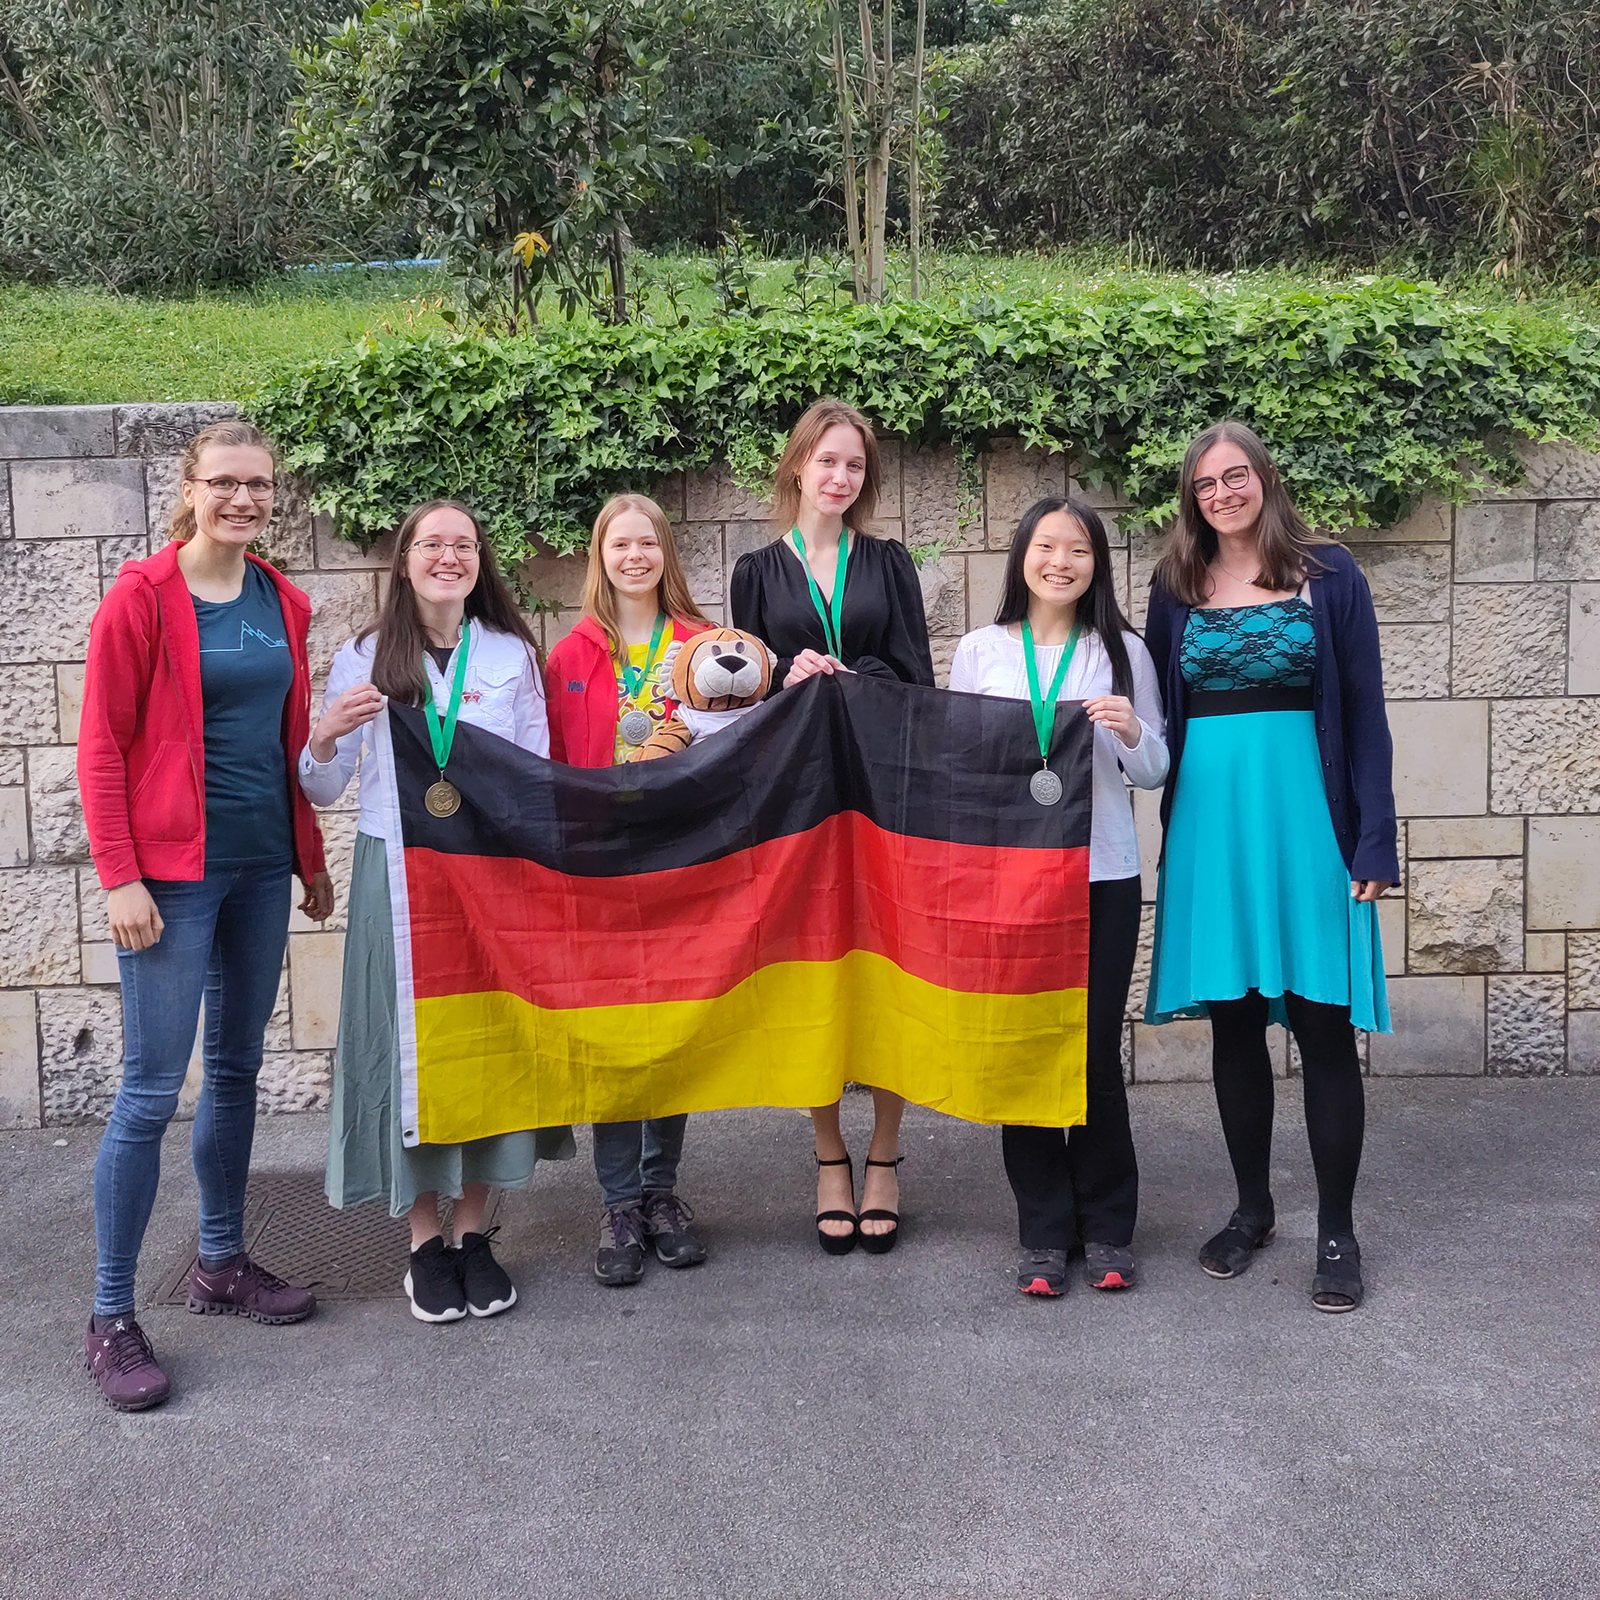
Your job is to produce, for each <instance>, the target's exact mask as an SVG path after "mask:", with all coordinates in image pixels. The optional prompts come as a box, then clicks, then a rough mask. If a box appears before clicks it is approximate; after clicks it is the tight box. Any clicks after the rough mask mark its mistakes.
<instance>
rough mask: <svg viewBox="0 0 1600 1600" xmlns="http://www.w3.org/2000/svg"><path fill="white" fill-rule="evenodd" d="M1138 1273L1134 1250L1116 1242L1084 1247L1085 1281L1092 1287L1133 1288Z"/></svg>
mask: <svg viewBox="0 0 1600 1600" xmlns="http://www.w3.org/2000/svg"><path fill="white" fill-rule="evenodd" d="M1136 1276H1137V1273H1136V1271H1135V1269H1134V1265H1133V1252H1132V1251H1131V1250H1125V1249H1124V1248H1123V1247H1122V1246H1121V1245H1116V1244H1086V1245H1084V1247H1083V1281H1084V1282H1085V1283H1086V1284H1088V1285H1089V1287H1090V1288H1091V1289H1131V1288H1132V1287H1133V1282H1134V1279H1135V1277H1136Z"/></svg>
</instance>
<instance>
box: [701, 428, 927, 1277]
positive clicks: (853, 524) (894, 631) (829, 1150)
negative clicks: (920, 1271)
mask: <svg viewBox="0 0 1600 1600" xmlns="http://www.w3.org/2000/svg"><path fill="white" fill-rule="evenodd" d="M881 476H882V473H881V468H880V465H879V461H878V444H877V441H876V439H874V438H873V434H872V428H871V425H870V424H869V423H868V422H867V419H866V418H865V417H864V416H862V415H861V413H860V412H859V411H857V410H855V409H854V408H853V407H851V406H847V405H845V404H844V402H843V401H841V400H818V401H817V402H816V404H815V405H813V406H811V407H810V408H809V409H808V410H807V411H806V412H805V414H804V415H803V416H802V417H801V418H800V420H799V421H798V422H797V423H796V424H795V427H794V431H793V433H791V434H790V435H789V443H788V445H787V447H786V448H785V449H784V452H783V456H782V458H781V459H780V460H779V462H778V471H777V478H776V481H775V482H774V484H773V489H772V503H773V516H774V521H775V522H776V524H777V526H778V528H779V530H780V532H779V535H778V537H777V538H776V539H774V540H773V541H772V543H771V544H768V545H764V546H763V547H762V548H761V549H759V550H752V551H751V552H750V553H749V554H748V555H743V556H741V557H740V558H739V564H738V565H737V566H736V567H735V568H734V569H733V583H732V586H731V590H730V597H731V600H732V606H731V611H732V615H731V617H730V620H731V622H732V623H733V625H734V626H735V627H736V628H745V629H748V630H749V631H750V632H751V633H753V634H755V635H756V636H757V637H758V638H761V639H764V640H766V642H767V644H768V646H769V647H770V648H771V649H772V650H773V651H774V652H776V654H777V657H778V665H777V668H776V670H775V671H774V672H773V675H772V681H773V682H774V683H775V684H782V685H784V686H785V687H786V688H787V687H792V686H793V685H794V684H797V683H801V682H803V681H804V680H805V679H807V678H809V677H813V676H815V675H816V674H817V673H820V672H862V673H868V674H871V675H872V676H874V677H880V678H898V679H899V680H900V681H901V682H902V683H920V684H925V685H927V686H928V687H929V688H931V687H932V686H933V655H932V652H931V650H930V649H929V646H928V621H927V617H926V616H925V615H924V613H923V609H922V586H921V584H920V583H919V582H918V581H917V569H916V566H915V564H914V563H913V562H912V560H911V556H910V554H909V553H908V552H907V550H906V548H905V546H904V545H903V544H900V543H899V542H898V541H896V540H894V539H878V538H874V537H873V535H872V516H873V512H874V511H875V510H876V509H877V504H878V488H879V483H880V481H881ZM872 1102H873V1119H874V1120H873V1130H872V1143H871V1145H870V1146H869V1147H868V1150H867V1159H866V1171H865V1174H864V1175H863V1178H862V1192H861V1206H862V1209H861V1210H860V1211H859V1212H857V1211H856V1210H855V1209H854V1200H855V1179H854V1171H853V1169H852V1167H851V1162H850V1152H849V1151H848V1150H847V1149H846V1148H845V1144H844V1137H843V1135H842V1133H841V1132H840V1129H839V1104H838V1102H837V1101H835V1102H834V1103H833V1104H832V1105H831V1106H814V1107H812V1111H811V1121H812V1125H813V1127H814V1129H815V1131H816V1139H817V1147H816V1157H817V1242H818V1244H820V1245H821V1247H822V1249H823V1250H824V1251H825V1252H826V1253H827V1254H828V1255H846V1254H848V1253H849V1252H850V1251H851V1250H853V1249H854V1248H855V1246H856V1245H857V1244H858V1243H859V1244H860V1245H861V1247H862V1249H863V1250H867V1251H869V1252H871V1253H872V1254H875V1255H882V1254H884V1253H886V1252H887V1251H890V1250H892V1249H893V1248H894V1246H895V1243H896V1241H897V1240H898V1239H899V1237H900V1213H899V1210H898V1207H899V1203H900V1185H899V1178H898V1168H899V1165H900V1118H901V1116H902V1114H903V1113H904V1111H905V1101H904V1100H902V1099H901V1098H900V1096H899V1095H897V1094H891V1093H890V1092H889V1091H888V1090H887V1089H874V1090H873V1091H872Z"/></svg>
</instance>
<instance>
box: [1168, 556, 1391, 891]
mask: <svg viewBox="0 0 1600 1600" xmlns="http://www.w3.org/2000/svg"><path fill="white" fill-rule="evenodd" d="M1316 558H1317V560H1318V561H1319V562H1321V563H1322V566H1323V568H1324V569H1325V570H1324V571H1322V572H1314V573H1312V575H1311V618H1312V625H1313V627H1314V628H1315V629H1316V635H1317V665H1316V670H1315V674H1314V676H1313V678H1312V684H1311V703H1312V708H1313V710H1314V711H1315V712H1316V717H1317V746H1318V748H1319V749H1320V750H1321V752H1322V781H1323V784H1324V786H1325V787H1326V789H1327V793H1328V813H1329V815H1330V816H1331V817H1332V818H1333V831H1334V835H1335V837H1336V838H1337V839H1338V841H1339V849H1340V850H1341V851H1342V852H1343V854H1344V860H1345V865H1346V866H1347V867H1348V868H1349V869H1350V876H1351V878H1352V879H1356V880H1360V879H1368V878H1377V879H1381V880H1383V881H1384V882H1385V883H1397V882H1398V881H1399V879H1400V862H1399V857H1398V855H1397V854H1396V851H1395V821H1394V786H1393V779H1392V767H1393V763H1394V747H1393V745H1392V744H1391V743H1390V741H1389V719H1388V717H1387V716H1386V715H1385V714H1384V709H1383V663H1382V661H1381V659H1380V657H1379V654H1378V618H1377V615H1376V613H1375V612H1374V611H1373V609H1372V591H1371V590H1370V589H1369V588H1368V587H1367V580H1366V578H1365V577H1364V576H1363V575H1362V572H1361V569H1360V567H1358V566H1357V565H1356V562H1355V557H1354V556H1352V555H1351V554H1350V552H1349V551H1348V550H1346V549H1345V547H1344V546H1343V545H1342V544H1327V545H1318V546H1317V548H1316ZM1188 620H1189V608H1188V606H1186V605H1183V604H1181V603H1180V602H1179V601H1177V600H1175V599H1174V598H1173V597H1172V595H1170V594H1169V593H1168V592H1167V591H1166V590H1165V589H1163V588H1162V587H1161V585H1160V584H1154V585H1152V587H1151V590H1150V612H1149V617H1148V619H1147V620H1146V622H1145V629H1144V642H1145V643H1146V644H1147V645H1148V646H1149V647H1150V655H1151V657H1152V658H1153V660H1154V661H1155V665H1156V672H1157V673H1158V674H1159V675H1160V678H1161V687H1162V692H1163V694H1164V695H1165V698H1166V702H1167V750H1168V752H1169V753H1170V755H1171V758H1172V772H1171V776H1170V777H1169V778H1168V779H1167V786H1166V789H1165V791H1164V792H1163V793H1162V796H1161V822H1162V826H1163V827H1164V826H1165V825H1166V821H1167V818H1168V817H1169V816H1170V815H1171V813H1172V796H1173V792H1174V790H1175V789H1176V787H1177V784H1178V780H1179V775H1180V773H1181V772H1182V770H1183V765H1182V763H1183V736H1184V732H1185V730H1186V728H1187V726H1188V721H1189V710H1188V689H1187V687H1186V686H1185V684H1184V681H1183V671H1182V669H1181V667H1180V665H1179V659H1178V658H1179V655H1180V653H1181V646H1182V644H1183V630H1184V626H1185V624H1186V623H1187V622H1188Z"/></svg>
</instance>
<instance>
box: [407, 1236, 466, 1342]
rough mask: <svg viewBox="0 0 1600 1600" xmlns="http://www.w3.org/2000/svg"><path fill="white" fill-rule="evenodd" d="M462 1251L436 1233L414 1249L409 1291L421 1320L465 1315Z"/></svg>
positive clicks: (452, 1319) (451, 1319)
mask: <svg viewBox="0 0 1600 1600" xmlns="http://www.w3.org/2000/svg"><path fill="white" fill-rule="evenodd" d="M459 1254H460V1252H459V1251H456V1250H451V1249H449V1248H448V1247H447V1246H446V1244H445V1242H444V1240H443V1239H440V1238H437V1237H435V1238H432V1239H429V1240H428V1241H427V1242H426V1243H425V1244H420V1245H418V1246H417V1248H416V1249H415V1250H413V1251H412V1252H411V1265H410V1266H409V1267H408V1268H407V1269H406V1294H407V1296H408V1297H409V1298H410V1300H411V1315H412V1316H414V1317H415V1318H416V1319H417V1321H418V1322H459V1321H460V1320H461V1319H462V1318H463V1317H464V1316H466V1314H467V1291H466V1288H465V1287H464V1286H463V1284H462V1282H461V1263H460V1262H459V1260H458V1259H457V1257H458V1256H459Z"/></svg>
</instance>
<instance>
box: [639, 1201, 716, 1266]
mask: <svg viewBox="0 0 1600 1600" xmlns="http://www.w3.org/2000/svg"><path fill="white" fill-rule="evenodd" d="M643 1210H644V1232H645V1237H646V1238H647V1239H648V1240H649V1241H650V1243H651V1244H653V1245H654V1246H655V1252H656V1260H657V1261H659V1262H660V1263H661V1265H662V1266H664V1267H697V1266H699V1265H700V1263H701V1262H702V1261H704V1260H705V1258H706V1247H705V1246H704V1245H703V1244H701V1242H700V1240H699V1238H698V1237H697V1235H696V1234H695V1231H694V1229H693V1228H691V1227H690V1226H689V1224H690V1223H691V1222H693V1221H694V1212H693V1211H692V1210H691V1209H690V1208H689V1207H688V1206H687V1205H685V1204H684V1203H683V1201H681V1200H680V1199H679V1198H678V1197H677V1195H675V1194H673V1193H672V1192H671V1191H670V1190H663V1189H658V1190H654V1191H652V1192H651V1193H649V1194H647V1195H646V1196H645V1197H644V1207H643Z"/></svg>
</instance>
